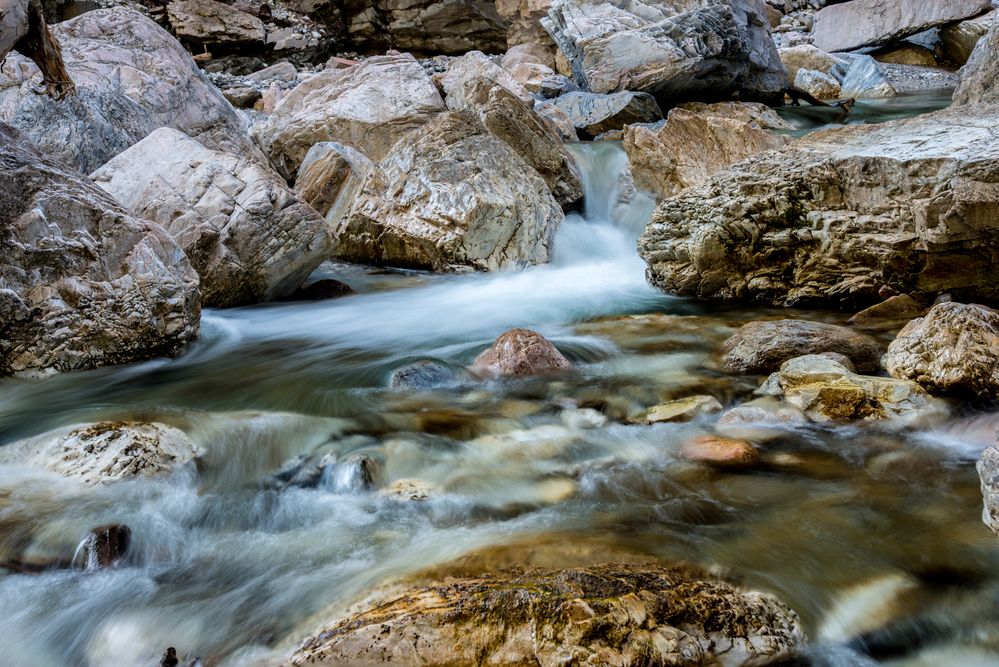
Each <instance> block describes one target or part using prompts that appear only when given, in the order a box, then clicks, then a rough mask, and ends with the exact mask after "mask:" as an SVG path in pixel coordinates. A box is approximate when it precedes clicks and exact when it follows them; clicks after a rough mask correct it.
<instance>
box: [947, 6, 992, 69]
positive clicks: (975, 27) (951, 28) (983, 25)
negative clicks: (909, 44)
mask: <svg viewBox="0 0 999 667" xmlns="http://www.w3.org/2000/svg"><path fill="white" fill-rule="evenodd" d="M996 22H999V9H993V10H992V11H991V12H987V13H985V14H981V15H979V16H976V17H974V18H971V19H968V20H967V21H961V22H960V23H954V24H952V25H948V26H945V27H943V28H941V29H940V48H941V49H942V50H943V53H944V55H945V56H946V57H947V58H948V59H949V60H950V61H951V62H953V63H956V64H958V65H963V64H965V63H966V62H968V59H969V58H971V54H972V52H973V51H974V50H975V47H976V46H977V45H978V40H980V39H981V38H982V37H984V36H985V34H986V33H987V32H988V31H989V28H991V27H992V25H993V24H994V23H996Z"/></svg>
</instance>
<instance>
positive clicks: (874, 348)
mask: <svg viewBox="0 0 999 667" xmlns="http://www.w3.org/2000/svg"><path fill="white" fill-rule="evenodd" d="M721 352H722V356H721V359H720V361H719V365H720V366H721V369H722V370H723V371H725V372H726V373H754V374H761V373H770V372H773V371H776V370H777V369H778V368H779V367H780V365H781V364H783V363H784V362H785V361H787V360H788V359H793V358H794V357H800V356H802V355H806V354H822V353H823V352H836V353H839V354H842V355H844V356H845V357H847V358H848V359H850V361H852V362H853V364H854V366H855V367H856V368H857V369H859V370H861V371H874V370H877V369H878V366H879V363H880V359H881V345H880V344H879V343H878V341H877V340H876V339H874V338H872V337H871V336H868V335H867V334H863V333H859V332H856V331H853V330H852V329H848V328H846V327H841V326H837V325H835V324H822V323H820V322H806V321H805V320H773V321H765V322H750V323H749V324H745V325H743V326H742V327H741V328H740V329H739V330H738V331H737V332H735V334H734V335H733V336H732V337H731V338H729V339H728V340H726V341H725V342H724V343H722V347H721Z"/></svg>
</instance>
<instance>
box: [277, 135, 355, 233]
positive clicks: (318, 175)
mask: <svg viewBox="0 0 999 667" xmlns="http://www.w3.org/2000/svg"><path fill="white" fill-rule="evenodd" d="M369 171H371V160H369V159H368V158H366V157H365V156H364V155H362V154H361V153H360V152H359V151H356V150H354V149H353V148H351V147H350V146H344V145H343V144H338V143H336V142H335V141H321V142H319V143H318V144H313V146H312V148H310V149H309V152H308V153H306V154H305V159H303V160H302V164H301V166H300V167H299V168H298V176H296V177H295V191H296V192H298V193H299V194H300V195H301V196H302V199H304V200H305V201H307V202H308V203H309V204H310V205H311V206H312V207H313V208H314V209H316V211H318V212H319V215H323V216H325V215H328V214H329V213H330V211H331V210H333V208H334V207H335V206H336V204H337V201H338V200H340V201H341V202H342V203H343V204H344V205H348V206H349V205H350V204H352V203H353V200H354V197H355V196H356V195H357V191H358V190H359V189H360V186H361V184H362V183H363V182H364V177H365V176H367V175H368V172H369ZM333 215H334V216H335V217H333V218H332V219H333V220H337V219H339V216H338V214H337V213H334V214H333Z"/></svg>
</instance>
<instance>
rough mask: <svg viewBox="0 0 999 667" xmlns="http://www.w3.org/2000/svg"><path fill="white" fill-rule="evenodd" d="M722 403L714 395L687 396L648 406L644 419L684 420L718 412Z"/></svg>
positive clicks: (656, 420) (651, 421)
mask: <svg viewBox="0 0 999 667" xmlns="http://www.w3.org/2000/svg"><path fill="white" fill-rule="evenodd" d="M721 409H722V404H721V403H719V402H718V399H716V398H715V397H714V396H688V397H687V398H680V399H677V400H675V401H669V402H668V403H663V404H662V405H657V406H655V407H652V408H649V412H648V414H646V415H645V420H646V421H647V422H649V423H652V424H655V423H656V422H685V421H690V420H691V419H696V418H697V417H701V416H703V415H708V414H711V413H712V412H718V411H719V410H721Z"/></svg>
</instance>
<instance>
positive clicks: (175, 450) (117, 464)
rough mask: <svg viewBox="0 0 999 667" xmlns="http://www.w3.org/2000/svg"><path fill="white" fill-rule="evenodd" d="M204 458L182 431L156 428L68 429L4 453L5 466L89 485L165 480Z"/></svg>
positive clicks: (0, 457) (0, 459)
mask: <svg viewBox="0 0 999 667" xmlns="http://www.w3.org/2000/svg"><path fill="white" fill-rule="evenodd" d="M197 455H198V452H197V451H196V449H195V447H194V445H193V444H192V443H191V441H190V440H189V439H188V437H187V436H186V435H185V434H184V433H183V432H182V431H180V430H178V429H176V428H174V427H172V426H167V425H166V424H158V423H155V422H99V423H96V424H84V425H79V424H78V425H75V426H68V427H64V428H60V429H56V430H54V431H50V432H48V433H43V434H42V435H37V436H34V437H32V438H28V439H26V440H20V441H18V442H15V443H11V444H9V445H6V446H4V447H2V448H0V463H3V464H6V465H27V466H37V467H40V468H45V469H47V470H51V471H52V472H55V473H58V474H60V475H62V476H63V477H70V478H73V479H77V480H79V481H81V482H83V483H84V484H91V485H93V484H106V483H108V482H114V481H117V480H122V479H129V478H133V477H140V476H141V477H150V476H153V475H158V474H165V473H169V472H172V471H174V470H176V469H177V468H179V467H181V466H185V465H191V464H193V461H194V459H195V457H197Z"/></svg>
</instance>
